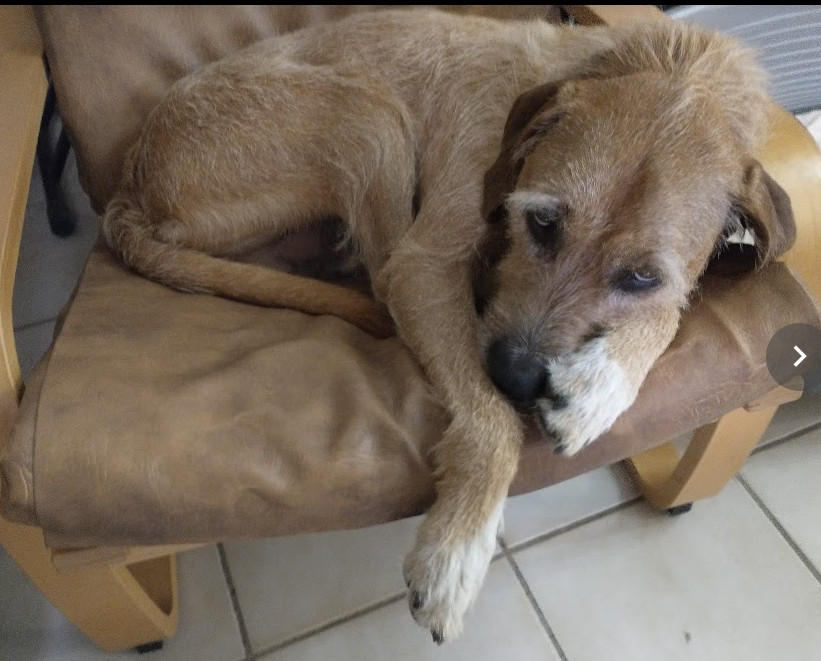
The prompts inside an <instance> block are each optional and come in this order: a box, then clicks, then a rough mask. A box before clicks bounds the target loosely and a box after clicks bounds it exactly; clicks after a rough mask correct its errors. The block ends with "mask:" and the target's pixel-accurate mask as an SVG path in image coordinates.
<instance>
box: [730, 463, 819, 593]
mask: <svg viewBox="0 0 821 661" xmlns="http://www.w3.org/2000/svg"><path fill="white" fill-rule="evenodd" d="M736 480H738V482H739V484H741V486H742V487H744V489H745V490H746V491H747V493H748V494H749V496H750V498H752V499H753V501H754V502H755V504H756V505H758V507H759V509H761V511H762V512H763V514H764V516H766V517H767V518H768V519H769V520H770V523H772V524H773V526H774V527H775V529H776V530H777V531H778V533H779V534H780V535H781V536H782V537H783V538H784V541H785V542H787V545H788V546H789V547H790V548H791V549H792V551H793V553H795V554H796V555H797V556H798V558H799V559H800V560H801V562H803V563H804V566H805V567H806V568H807V569H808V570H809V572H810V574H812V576H813V578H814V579H815V580H816V581H817V582H818V584H819V585H821V570H819V568H818V567H816V566H815V565H814V564H813V562H812V560H810V559H809V557H807V554H806V553H804V551H803V550H802V549H801V547H800V546H799V545H798V543H797V542H796V541H795V540H794V539H793V538H792V536H791V535H790V533H788V532H787V529H786V528H784V526H783V525H781V522H780V521H779V520H778V519H777V518H776V516H775V515H774V514H773V513H772V512H771V511H770V508H769V507H767V505H766V504H765V503H764V501H763V500H762V499H761V497H760V496H759V495H758V494H757V493H756V492H755V490H754V489H753V488H752V487H751V486H750V484H749V483H748V482H747V480H745V479H744V478H743V477H742V476H741V474H738V475H736Z"/></svg>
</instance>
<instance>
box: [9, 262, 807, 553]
mask: <svg viewBox="0 0 821 661" xmlns="http://www.w3.org/2000/svg"><path fill="white" fill-rule="evenodd" d="M702 292H703V293H702V294H701V295H700V296H699V297H698V298H696V299H695V300H694V301H693V305H692V307H691V308H690V309H689V310H688V312H687V313H686V314H685V316H684V318H683V320H682V324H681V327H680V331H679V333H678V335H677V337H676V339H675V340H674V342H673V343H672V345H671V346H670V347H669V349H668V350H667V352H666V353H665V354H664V355H663V356H662V357H661V358H660V359H659V361H658V362H657V364H656V365H655V367H654V368H653V370H652V371H651V373H650V375H649V376H648V378H647V380H646V382H645V384H644V386H643V387H642V389H641V392H640V393H639V396H638V399H637V401H636V402H635V404H634V405H633V407H631V408H630V409H629V410H628V411H627V412H626V413H625V414H624V415H622V416H621V417H620V418H619V420H618V421H617V422H616V424H615V425H614V427H613V428H612V430H611V431H610V432H609V433H608V434H606V435H605V436H603V437H602V438H601V439H599V440H598V441H596V442H595V443H594V444H592V445H591V446H589V447H588V448H586V449H584V450H583V451H582V452H581V453H579V454H578V455H576V456H575V457H572V458H566V457H561V456H558V455H555V454H554V453H553V452H552V447H551V445H550V444H549V443H545V442H544V441H543V440H542V439H541V438H540V436H539V435H538V432H537V431H536V430H535V429H531V430H529V434H528V440H527V442H526V444H525V448H524V452H523V454H522V458H521V464H520V469H519V474H518V477H517V479H516V481H515V483H514V485H513V487H512V490H511V493H522V492H525V491H530V490H532V489H536V488H539V487H544V486H547V485H550V484H553V483H555V482H559V481H561V480H564V479H567V478H569V477H573V476H575V475H578V474H581V473H583V472H585V471H588V470H591V469H592V468H595V467H598V466H602V465H607V464H610V463H612V462H615V461H618V460H620V459H622V458H625V457H627V456H630V455H632V454H635V453H637V452H640V451H642V450H644V449H647V448H648V447H652V446H654V445H657V444H659V443H661V442H663V441H665V440H667V439H670V438H672V437H675V436H677V435H679V434H681V433H682V432H685V431H687V430H690V429H693V428H695V427H697V426H699V425H701V424H705V423H707V422H710V421H712V420H714V419H716V418H718V417H720V416H721V415H723V414H724V413H726V412H728V411H730V410H732V409H734V408H737V407H738V406H741V405H743V404H745V403H747V402H748V401H749V400H750V399H752V398H755V397H757V396H758V395H762V394H764V393H766V392H768V391H769V390H770V389H772V388H773V387H774V386H775V383H774V382H773V381H772V379H771V377H770V376H769V374H768V372H767V368H766V365H765V358H764V357H765V352H766V346H767V342H768V341H769V339H770V337H771V335H772V333H773V332H774V330H776V329H778V328H780V327H782V326H784V325H786V324H788V323H796V322H804V323H813V324H816V325H817V324H818V323H819V322H818V314H817V311H816V308H815V306H814V305H813V303H812V301H811V300H810V299H809V297H808V296H807V295H806V293H805V292H804V290H803V289H802V287H801V286H800V285H799V284H798V283H797V282H796V281H795V279H794V278H793V277H792V275H791V274H790V272H789V271H788V269H787V268H786V267H784V266H783V265H782V264H773V265H771V266H770V267H767V268H765V269H763V270H762V271H761V272H759V273H757V274H755V275H753V276H750V277H748V278H744V279H741V280H736V281H733V280H726V281H721V280H716V281H713V282H710V283H709V286H705V287H704V288H703V289H702ZM751 302H755V305H756V314H755V315H754V316H753V315H750V313H749V310H750V304H751ZM704 365H709V366H710V369H709V370H704V369H702V367H703V366H704ZM446 424H447V415H446V413H445V411H444V410H443V409H442V407H441V405H440V402H439V401H438V399H437V396H436V393H435V392H433V391H432V390H431V389H430V387H429V386H428V383H427V382H426V380H425V378H424V375H423V374H422V373H421V371H420V368H419V366H418V365H417V363H416V362H415V361H414V359H413V356H412V355H411V354H410V352H409V351H408V349H407V348H406V347H405V346H404V345H403V343H402V342H401V341H399V339H397V338H390V339H386V340H376V339H374V338H372V337H371V336H369V335H367V334H366V333H363V332H361V331H359V330H358V329H357V328H355V327H353V326H351V325H349V324H347V323H345V322H343V321H341V320H339V319H337V318H336V317H332V316H311V315H306V314H302V313H299V312H294V311H290V310H275V309H267V308H262V307H257V306H253V305H247V304H243V303H237V302H234V301H229V300H225V299H221V298H217V297H213V296H209V295H200V294H183V293H179V292H176V291H172V290H170V289H168V288H166V287H164V286H161V285H158V284H155V283H153V282H150V281H148V280H146V279H144V278H142V277H139V276H137V275H134V274H132V273H130V272H128V271H126V270H125V269H123V268H122V267H121V266H120V265H119V263H117V262H116V261H115V259H114V258H113V257H112V256H111V255H110V254H109V253H108V252H107V250H106V249H104V248H102V247H98V248H97V249H95V250H94V251H93V252H92V255H91V257H90V259H89V262H88V264H87V266H86V269H85V272H84V274H83V276H82V278H81V281H80V285H79V287H78V290H77V292H76V294H75V297H74V300H73V303H72V304H71V306H70V308H69V309H68V311H67V314H66V315H65V318H64V320H63V322H62V325H61V329H60V331H59V333H58V336H57V339H56V341H55V343H54V345H53V348H52V349H51V351H50V353H49V354H48V356H47V357H46V358H45V359H44V360H43V361H42V363H41V364H40V365H39V367H38V370H37V373H36V376H35V377H34V378H32V379H31V380H30V382H29V384H28V387H27V389H26V393H25V396H24V400H23V406H22V414H21V417H20V419H19V421H18V424H17V426H16V428H15V433H14V434H13V437H12V439H11V441H10V443H9V445H8V447H7V450H6V455H5V457H4V459H3V460H2V464H0V472H1V473H2V477H3V486H2V498H3V502H2V506H3V512H4V513H5V514H6V515H7V516H9V517H10V518H15V519H17V520H21V521H25V522H30V523H36V524H38V525H40V526H42V527H43V528H44V529H45V532H46V538H47V542H48V543H49V544H51V545H57V546H71V545H93V544H149V543H178V542H179V543H183V542H198V541H212V540H215V539H229V538H239V537H251V536H274V535H283V534H289V533H296V532H308V531H318V530H333V529H343V528H352V527H359V526H365V525H370V524H377V523H382V522H385V521H390V520H394V519H397V518H401V517H405V516H410V515H413V514H417V513H420V512H422V511H423V510H424V509H425V508H426V507H427V506H428V505H429V504H430V503H431V502H432V500H433V497H434V481H433V464H432V457H431V449H432V448H433V446H434V445H435V444H436V442H437V441H438V440H439V438H440V436H441V434H442V431H443V430H444V428H445V426H446Z"/></svg>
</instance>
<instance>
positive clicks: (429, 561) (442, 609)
mask: <svg viewBox="0 0 821 661" xmlns="http://www.w3.org/2000/svg"><path fill="white" fill-rule="evenodd" d="M497 527H498V522H496V523H494V524H491V525H490V526H488V528H487V530H486V531H484V532H483V534H482V535H480V536H477V537H476V538H474V539H472V540H469V541H466V542H446V541H441V540H426V539H425V537H426V535H425V534H424V524H423V530H422V531H420V536H419V540H418V541H417V544H416V547H415V548H414V549H413V551H411V552H410V554H408V556H407V558H405V564H404V568H403V572H404V576H405V583H406V584H407V586H408V606H409V607H410V611H411V615H413V619H414V620H416V622H417V623H418V624H419V625H420V626H423V627H425V628H426V629H428V630H430V633H431V636H432V638H433V641H434V642H435V643H437V644H440V645H441V644H442V643H443V642H445V641H452V640H454V639H456V638H457V637H458V636H459V634H460V633H461V632H462V620H463V618H464V615H465V613H466V612H467V610H468V608H469V607H470V605H471V604H472V603H473V601H474V600H475V599H476V596H477V595H478V593H479V590H480V588H481V586H482V583H483V582H484V578H485V575H486V574H487V570H488V566H489V565H490V561H491V559H492V557H493V551H494V549H495V548H496V529H497Z"/></svg>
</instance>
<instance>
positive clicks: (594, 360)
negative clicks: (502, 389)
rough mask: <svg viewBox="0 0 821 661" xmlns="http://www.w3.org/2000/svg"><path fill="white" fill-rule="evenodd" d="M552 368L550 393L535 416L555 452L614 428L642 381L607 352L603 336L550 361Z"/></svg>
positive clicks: (578, 447)
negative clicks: (631, 375) (631, 376)
mask: <svg viewBox="0 0 821 661" xmlns="http://www.w3.org/2000/svg"><path fill="white" fill-rule="evenodd" d="M549 372H550V384H551V389H552V391H553V393H552V397H551V398H549V399H545V400H539V401H537V402H536V415H537V416H538V421H539V423H540V425H541V427H542V430H543V431H544V432H545V434H546V435H547V436H548V437H550V438H552V439H553V441H554V443H555V444H556V452H559V453H561V454H566V455H573V454H576V453H577V452H578V451H579V450H581V449H582V448H583V447H584V446H585V445H587V444H588V443H590V442H591V441H593V440H595V439H596V438H598V437H599V436H601V435H602V434H604V433H605V432H606V431H607V430H608V429H610V427H611V426H612V425H613V423H614V422H615V421H616V418H618V417H619V416H620V415H621V414H622V412H624V411H625V410H626V409H627V408H628V407H629V406H630V405H631V404H632V403H633V401H634V400H635V398H636V394H637V392H638V388H639V385H640V383H641V379H636V378H630V376H629V375H628V374H627V373H626V372H625V370H623V369H622V368H621V366H620V365H619V364H618V363H616V362H615V361H613V360H612V359H610V358H609V357H608V356H607V352H606V350H605V344H604V342H603V341H601V340H599V341H596V342H591V343H589V345H588V346H587V347H586V348H585V350H584V351H580V352H577V353H573V354H569V355H567V356H564V357H562V358H559V359H556V360H553V361H551V363H550V365H549ZM642 376H643V375H642Z"/></svg>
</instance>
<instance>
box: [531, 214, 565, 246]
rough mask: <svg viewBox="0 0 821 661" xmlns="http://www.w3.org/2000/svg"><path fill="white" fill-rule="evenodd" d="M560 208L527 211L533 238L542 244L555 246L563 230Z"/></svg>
mask: <svg viewBox="0 0 821 661" xmlns="http://www.w3.org/2000/svg"><path fill="white" fill-rule="evenodd" d="M561 215H562V214H561V211H560V210H559V209H529V210H528V211H526V212H525V218H526V220H527V228H528V230H530V234H531V235H532V236H533V239H534V240H535V241H536V243H538V244H539V245H541V246H545V247H548V248H549V247H555V246H556V244H557V243H558V241H559V233H560V231H561V227H560V222H559V221H560V220H561Z"/></svg>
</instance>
